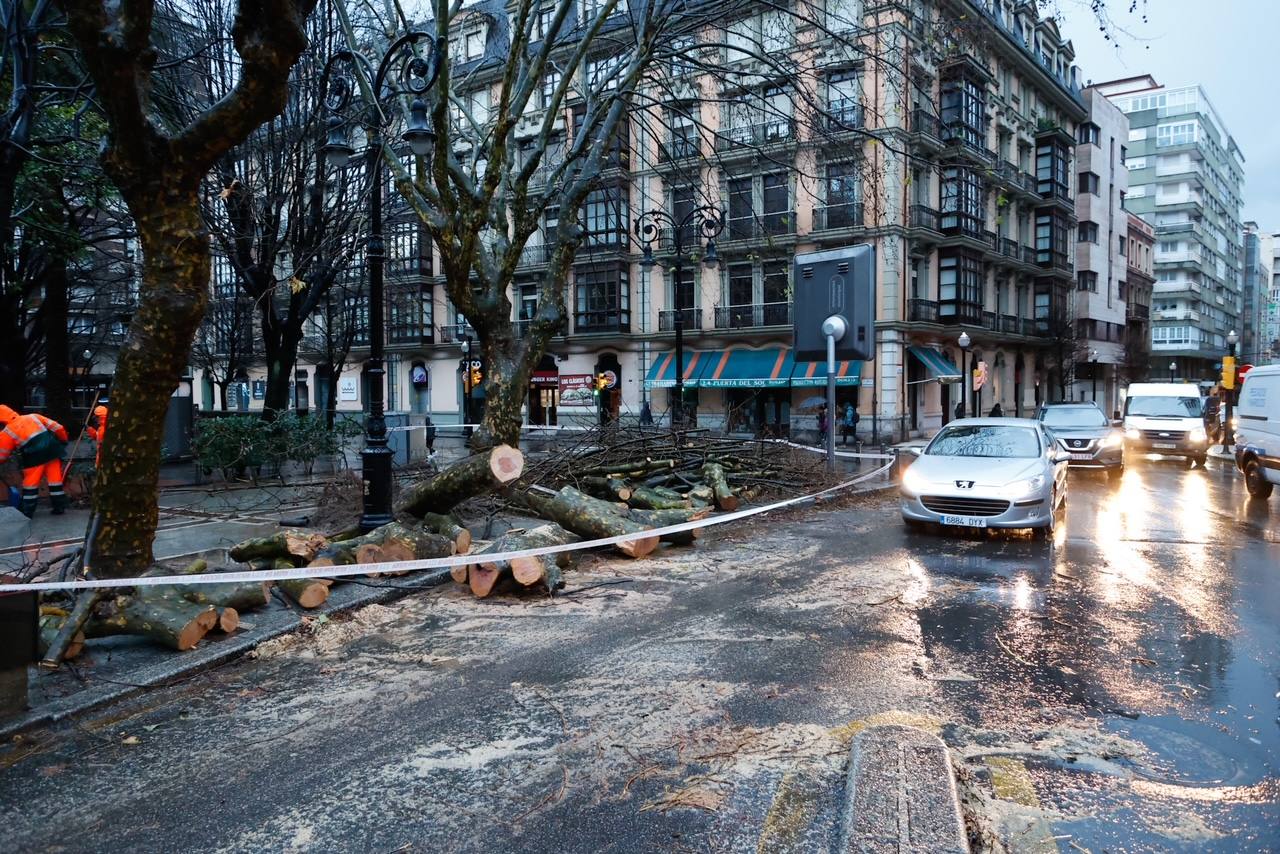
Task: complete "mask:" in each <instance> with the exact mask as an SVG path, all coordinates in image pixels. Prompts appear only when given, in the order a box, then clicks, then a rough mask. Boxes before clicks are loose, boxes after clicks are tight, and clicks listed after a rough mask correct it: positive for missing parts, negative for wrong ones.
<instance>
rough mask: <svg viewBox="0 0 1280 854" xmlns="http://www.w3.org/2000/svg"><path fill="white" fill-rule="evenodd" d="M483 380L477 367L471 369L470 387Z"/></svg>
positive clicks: (477, 384) (476, 385)
mask: <svg viewBox="0 0 1280 854" xmlns="http://www.w3.org/2000/svg"><path fill="white" fill-rule="evenodd" d="M483 382H484V376H483V375H481V373H480V369H479V368H472V369H471V387H472V388H477V387H479V386H480V385H481V384H482V383H483Z"/></svg>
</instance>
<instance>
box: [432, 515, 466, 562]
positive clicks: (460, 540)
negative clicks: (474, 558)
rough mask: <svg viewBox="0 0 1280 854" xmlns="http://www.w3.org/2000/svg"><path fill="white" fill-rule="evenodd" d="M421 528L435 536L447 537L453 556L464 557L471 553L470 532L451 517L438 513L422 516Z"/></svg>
mask: <svg viewBox="0 0 1280 854" xmlns="http://www.w3.org/2000/svg"><path fill="white" fill-rule="evenodd" d="M422 528H423V530H425V531H431V532H432V533H435V534H440V535H441V536H444V537H448V538H449V539H450V540H452V541H453V546H454V554H460V555H464V554H466V553H467V552H469V551H471V532H470V531H469V530H467V529H466V528H464V527H462V526H461V525H459V524H458V523H457V522H455V521H454V519H453V517H451V516H442V515H440V514H439V513H424V514H422Z"/></svg>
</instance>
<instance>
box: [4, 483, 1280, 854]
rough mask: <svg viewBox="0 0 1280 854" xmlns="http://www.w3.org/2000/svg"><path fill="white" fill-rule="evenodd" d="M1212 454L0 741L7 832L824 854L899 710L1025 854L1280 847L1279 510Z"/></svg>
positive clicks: (245, 678)
mask: <svg viewBox="0 0 1280 854" xmlns="http://www.w3.org/2000/svg"><path fill="white" fill-rule="evenodd" d="M1210 465H1211V467H1210V468H1209V469H1208V470H1202V469H1194V470H1188V469H1187V468H1186V467H1185V466H1184V465H1182V464H1181V463H1175V462H1165V461H1160V460H1150V461H1144V462H1141V463H1137V464H1134V465H1131V467H1130V469H1129V471H1128V472H1127V473H1126V475H1125V477H1124V479H1123V480H1122V481H1121V482H1120V483H1118V484H1111V483H1109V482H1108V481H1107V480H1106V479H1105V478H1103V477H1099V476H1095V475H1090V474H1087V473H1073V474H1072V476H1071V484H1070V491H1069V495H1068V499H1067V508H1066V511H1065V514H1066V515H1065V519H1064V520H1061V521H1063V522H1065V524H1060V526H1059V530H1058V533H1057V539H1056V541H1055V542H1054V543H1043V542H1037V541H1034V540H1032V539H1030V538H1029V537H1027V536H1025V535H1022V534H1013V535H999V534H994V533H993V534H989V535H976V534H975V535H972V536H966V535H960V536H951V535H946V534H943V533H941V532H934V533H931V534H927V535H923V536H918V535H908V533H907V532H906V531H905V529H904V528H903V527H902V525H901V523H900V521H899V520H898V516H897V512H896V504H895V503H894V502H893V501H890V500H883V501H876V502H871V503H869V504H866V505H864V506H860V507H855V508H851V509H842V510H836V511H816V512H814V513H811V514H807V515H800V516H797V517H793V518H791V519H788V520H777V521H772V522H769V523H767V524H756V525H753V526H751V527H750V529H748V530H737V531H733V532H731V533H726V534H721V535H718V536H715V537H708V539H707V540H705V541H703V542H702V543H701V544H700V545H699V546H698V547H697V549H692V550H691V549H683V550H677V551H672V552H670V553H669V556H668V557H666V558H660V559H658V560H649V561H641V562H634V563H628V562H625V561H605V562H599V563H594V564H591V563H589V564H588V565H587V566H586V567H584V568H583V569H582V570H580V571H579V572H577V573H574V574H573V580H571V582H570V586H571V587H573V586H575V582H576V584H577V585H578V586H585V585H587V584H591V583H599V582H600V581H608V580H611V579H613V580H616V573H618V572H620V571H621V572H626V573H628V575H629V576H630V578H631V579H633V580H631V581H628V582H626V583H622V584H616V585H614V586H609V587H605V588H598V589H595V590H590V591H589V592H587V593H585V594H584V595H582V596H580V597H565V598H562V599H557V600H554V601H553V602H547V601H537V600H523V601H512V600H486V601H483V602H477V601H475V600H472V599H471V598H470V597H469V596H468V595H466V594H464V593H461V592H460V591H458V590H456V589H453V588H446V589H442V590H437V591H432V592H430V593H427V594H422V595H418V596H414V597H411V598H409V599H406V600H404V601H403V602H402V603H401V604H400V605H398V606H396V607H395V608H393V609H384V612H383V615H382V616H380V617H378V618H377V619H375V620H371V621H370V622H369V623H368V625H367V626H362V627H360V628H359V629H357V630H353V631H350V632H348V633H347V634H346V635H343V636H341V637H339V636H336V635H334V636H327V635H325V634H324V633H321V634H318V635H317V636H316V638H315V639H313V640H311V641H309V642H303V643H301V644H300V645H299V646H298V647H296V648H292V649H285V650H282V651H280V652H278V653H276V654H273V655H270V656H267V657H264V658H263V659H261V660H258V661H251V662H243V663H241V664H239V665H236V666H233V667H229V668H226V669H223V670H221V671H217V672H214V673H212V674H208V675H206V676H202V677H200V678H198V679H196V680H193V681H192V682H189V683H186V684H183V685H179V686H175V687H174V688H171V689H166V690H163V691H156V692H151V693H149V694H148V695H146V696H145V697H141V698H138V699H136V700H134V701H130V702H128V703H125V704H122V705H121V706H119V707H117V708H113V709H107V710H103V711H102V712H100V713H96V714H94V715H92V716H90V717H89V718H87V719H85V720H82V721H78V722H76V723H74V724H73V725H70V726H63V727H61V728H58V729H54V730H49V731H44V732H39V733H34V734H32V735H31V736H30V737H28V738H27V739H25V740H24V741H23V742H22V743H20V744H17V745H10V746H9V747H8V748H0V826H3V827H5V828H6V833H8V834H11V836H12V842H13V846H12V847H13V849H15V850H22V851H26V850H32V851H35V850H42V851H44V850H70V851H79V850H103V851H108V850H120V849H121V848H124V849H128V850H139V851H152V850H155V851H161V850H163V851H170V850H192V849H195V848H212V849H215V850H234V851H263V850H296V851H307V850H360V851H391V850H414V851H437V850H451V851H452V850H458V851H462V850H465V851H557V852H558V851H575V852H576V851H590V852H606V851H610V852H612V851H617V852H632V851H673V850H680V851H744V852H745V851H756V850H763V851H771V852H773V851H820V850H827V849H828V846H829V845H830V843H831V840H832V839H833V827H834V826H833V824H832V818H831V817H832V814H833V812H834V811H835V809H836V806H835V802H834V794H833V793H835V792H837V791H838V790H837V787H838V785H839V782H840V780H841V767H840V763H841V761H842V757H843V755H844V754H843V749H844V746H845V745H847V739H848V736H849V733H850V732H851V731H853V730H854V729H856V727H858V726H861V725H864V724H865V723H866V722H876V721H877V720H899V721H900V720H905V721H906V722H909V723H915V724H916V725H920V726H924V727H929V728H934V729H936V730H937V731H938V732H939V733H940V734H941V735H942V736H943V738H944V740H945V741H947V743H948V744H949V746H950V747H951V748H952V750H953V753H954V756H955V758H956V761H957V764H958V766H959V767H960V769H961V772H962V776H963V779H964V785H963V786H962V789H963V790H964V791H965V792H966V793H967V794H968V799H969V806H970V808H971V810H973V811H974V812H975V813H976V814H977V815H978V816H979V818H981V819H982V821H983V822H984V823H985V825H986V827H987V832H989V833H990V834H991V835H992V836H993V837H994V838H997V839H998V840H999V841H1000V842H1002V843H1003V844H1005V845H1006V846H1008V847H1009V848H1011V849H1013V850H1018V851H1024V850H1025V851H1041V850H1045V851H1052V850H1059V851H1064V852H1070V851H1075V850H1080V849H1085V850H1089V851H1104V850H1106V851H1152V850H1157V851H1158V850H1179V851H1181V850H1192V851H1214V852H1218V851H1268V850H1277V849H1280V782H1278V781H1280V500H1278V499H1272V500H1271V501H1270V502H1268V503H1261V502H1256V501H1250V500H1249V499H1248V498H1247V497H1246V495H1245V493H1244V491H1243V488H1242V485H1241V483H1240V481H1239V479H1238V477H1237V476H1236V475H1235V473H1234V472H1233V471H1231V470H1230V469H1229V468H1227V467H1226V466H1225V465H1224V464H1222V463H1219V462H1214V463H1211V464H1210ZM326 637H329V638H330V640H328V641H326V640H325V639H326ZM798 793H799V794H798ZM797 803H799V804H801V805H802V806H804V805H806V804H807V806H804V808H803V809H797V808H795V807H794V805H795V804H797ZM797 816H799V817H797ZM5 847H6V848H7V847H9V846H8V845H6V846H5Z"/></svg>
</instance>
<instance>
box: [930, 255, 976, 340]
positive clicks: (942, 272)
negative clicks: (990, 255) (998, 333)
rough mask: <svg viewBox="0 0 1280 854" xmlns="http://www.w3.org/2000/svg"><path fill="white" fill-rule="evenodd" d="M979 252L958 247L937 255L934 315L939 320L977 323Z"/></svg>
mask: <svg viewBox="0 0 1280 854" xmlns="http://www.w3.org/2000/svg"><path fill="white" fill-rule="evenodd" d="M983 278H984V274H983V269H982V260H981V258H980V256H978V255H977V254H975V253H971V252H964V251H958V252H955V253H953V254H944V255H941V256H940V257H939V258H938V318H939V319H940V320H941V321H942V322H943V323H977V322H978V321H979V320H981V318H982V282H983Z"/></svg>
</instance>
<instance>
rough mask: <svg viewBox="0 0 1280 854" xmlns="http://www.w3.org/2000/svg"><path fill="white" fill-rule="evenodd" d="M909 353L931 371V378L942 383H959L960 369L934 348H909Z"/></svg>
mask: <svg viewBox="0 0 1280 854" xmlns="http://www.w3.org/2000/svg"><path fill="white" fill-rule="evenodd" d="M907 352H908V353H910V354H911V355H913V356H915V357H916V358H917V359H919V360H920V364H922V365H924V366H925V369H926V370H928V371H929V376H930V377H933V378H934V379H938V380H941V381H942V382H959V380H960V369H959V368H957V367H956V366H955V365H953V364H952V363H951V360H950V359H948V358H947V357H946V356H944V355H942V354H941V353H939V352H938V351H937V350H934V349H933V348H932V347H908V348H907Z"/></svg>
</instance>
